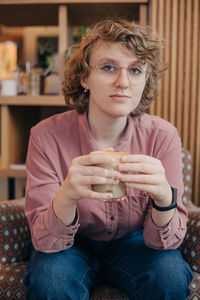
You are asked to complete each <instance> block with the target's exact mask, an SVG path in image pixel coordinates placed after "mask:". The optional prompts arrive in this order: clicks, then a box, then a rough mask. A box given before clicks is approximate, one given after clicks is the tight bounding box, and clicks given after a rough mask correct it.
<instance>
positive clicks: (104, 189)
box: [90, 151, 128, 199]
mask: <svg viewBox="0 0 200 300" xmlns="http://www.w3.org/2000/svg"><path fill="white" fill-rule="evenodd" d="M90 154H91V155H106V156H108V155H110V156H112V157H114V158H115V161H114V162H113V163H111V164H102V163H100V164H98V166H99V167H102V168H106V169H113V170H117V165H118V164H119V162H120V158H121V157H122V156H123V155H128V153H127V152H116V151H94V152H91V153H90ZM92 190H93V191H96V192H99V193H112V194H113V198H115V199H118V198H119V199H120V198H122V197H123V196H124V195H125V191H126V187H125V184H124V182H122V181H119V183H118V184H93V185H92Z"/></svg>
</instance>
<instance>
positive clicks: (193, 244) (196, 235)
mask: <svg viewBox="0 0 200 300" xmlns="http://www.w3.org/2000/svg"><path fill="white" fill-rule="evenodd" d="M180 250H181V252H182V255H183V258H184V259H185V260H186V261H187V262H188V263H189V265H190V267H191V268H192V270H193V271H194V272H198V273H200V208H196V209H193V210H191V211H189V212H188V223H187V233H186V236H185V239H184V241H183V243H182V245H181V247H180Z"/></svg>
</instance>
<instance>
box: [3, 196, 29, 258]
mask: <svg viewBox="0 0 200 300" xmlns="http://www.w3.org/2000/svg"><path fill="white" fill-rule="evenodd" d="M30 245H31V237H30V231H29V226H28V221H27V219H26V217H25V214H24V199H23V198H22V199H18V200H7V201H2V202H0V263H1V264H5V263H14V262H19V261H23V260H28V258H29V255H30Z"/></svg>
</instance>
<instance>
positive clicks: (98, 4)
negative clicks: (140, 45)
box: [0, 0, 149, 26]
mask: <svg viewBox="0 0 200 300" xmlns="http://www.w3.org/2000/svg"><path fill="white" fill-rule="evenodd" d="M148 2H149V1H148V0H125V1H119V0H117V1H116V0H108V1H107V0H98V1H94V0H87V1H81V0H60V1H55V0H54V1H49V0H48V1H47V0H42V1H39V0H37V1H35V0H30V1H29V0H24V1H22V0H19V1H18V0H15V1H14V0H0V23H1V24H3V25H5V26H57V25H58V23H59V21H58V11H59V6H61V5H65V4H66V6H67V10H68V16H69V22H70V25H71V26H73V25H74V26H79V25H90V24H92V23H94V22H96V21H97V20H99V19H101V18H103V17H108V16H113V15H121V16H123V15H125V14H126V15H129V16H130V17H131V18H134V19H136V20H137V16H138V11H139V5H147V4H148ZM11 7H12V11H11ZM8 16H12V17H9V18H8Z"/></svg>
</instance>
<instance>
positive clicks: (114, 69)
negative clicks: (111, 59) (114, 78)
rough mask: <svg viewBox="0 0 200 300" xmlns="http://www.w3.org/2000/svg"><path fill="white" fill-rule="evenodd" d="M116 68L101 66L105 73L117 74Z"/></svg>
mask: <svg viewBox="0 0 200 300" xmlns="http://www.w3.org/2000/svg"><path fill="white" fill-rule="evenodd" d="M116 69H117V68H116V67H115V66H113V65H102V66H100V70H102V71H105V72H115V71H116Z"/></svg>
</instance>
